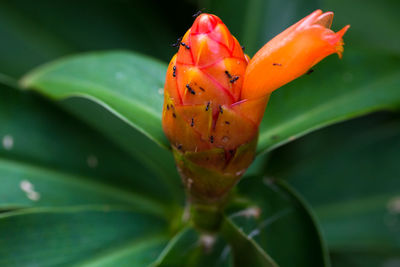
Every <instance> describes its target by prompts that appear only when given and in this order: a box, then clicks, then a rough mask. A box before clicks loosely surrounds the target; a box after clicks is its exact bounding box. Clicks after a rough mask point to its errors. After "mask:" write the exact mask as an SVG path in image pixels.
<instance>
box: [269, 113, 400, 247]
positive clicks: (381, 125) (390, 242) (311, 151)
mask: <svg viewBox="0 0 400 267" xmlns="http://www.w3.org/2000/svg"><path fill="white" fill-rule="evenodd" d="M399 119H400V117H399V115H398V114H396V115H394V114H391V115H389V114H379V115H375V116H368V117H365V118H362V119H358V120H355V121H352V122H347V123H344V124H340V125H337V126H334V127H330V128H328V129H325V130H323V131H320V132H317V133H314V134H312V135H310V136H308V137H306V138H304V139H302V140H299V141H297V142H294V143H293V144H292V145H289V146H286V147H283V148H282V149H280V150H277V151H276V153H274V154H272V155H271V161H270V162H269V164H270V165H269V166H270V171H269V173H270V175H273V176H275V177H280V178H285V179H287V180H288V181H289V182H290V183H291V184H292V185H293V186H294V187H295V188H296V189H298V190H299V191H300V192H301V193H302V194H303V195H305V196H306V197H307V199H308V200H309V202H310V203H311V205H312V206H313V207H314V209H315V211H316V214H317V216H318V218H319V220H320V221H321V225H322V229H323V232H324V235H325V236H326V239H327V242H328V245H329V247H330V249H331V250H332V251H333V252H334V253H349V252H351V251H355V252H360V253H372V252H380V251H395V252H396V253H399V252H400V235H399V234H398V231H399V226H400V224H399V222H400V212H399V211H400V209H399V203H400V180H399V179H398V176H399V173H400V166H399V164H398V159H399V158H400V124H399ZM279 162H280V163H279Z"/></svg>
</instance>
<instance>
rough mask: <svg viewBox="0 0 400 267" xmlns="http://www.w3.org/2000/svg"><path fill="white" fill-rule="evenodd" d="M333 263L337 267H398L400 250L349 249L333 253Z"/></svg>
mask: <svg viewBox="0 0 400 267" xmlns="http://www.w3.org/2000/svg"><path fill="white" fill-rule="evenodd" d="M332 265H333V266H337V267H377V266H382V267H398V266H400V257H399V253H398V252H392V251H381V252H376V251H369V252H361V253H360V252H357V251H353V252H352V251H348V252H342V253H333V254H332Z"/></svg>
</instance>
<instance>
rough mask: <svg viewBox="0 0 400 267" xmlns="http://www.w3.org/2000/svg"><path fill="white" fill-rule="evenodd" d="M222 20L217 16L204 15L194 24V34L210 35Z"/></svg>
mask: <svg viewBox="0 0 400 267" xmlns="http://www.w3.org/2000/svg"><path fill="white" fill-rule="evenodd" d="M219 23H222V21H221V19H220V18H218V17H217V16H215V15H212V14H207V13H203V14H201V15H199V16H198V17H197V18H196V20H195V21H194V23H193V26H192V34H201V33H209V32H211V31H212V30H214V28H215V27H216V26H217V25H218V24H219Z"/></svg>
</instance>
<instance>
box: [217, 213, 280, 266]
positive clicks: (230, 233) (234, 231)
mask: <svg viewBox="0 0 400 267" xmlns="http://www.w3.org/2000/svg"><path fill="white" fill-rule="evenodd" d="M221 233H222V235H223V236H224V238H225V239H226V240H227V241H228V242H229V244H230V248H231V250H232V254H233V263H234V266H254V267H256V266H260V267H261V266H262V267H278V265H277V264H276V263H275V261H274V260H273V259H272V258H271V257H270V256H269V255H268V254H267V253H266V252H265V251H264V250H263V249H262V248H261V247H260V246H259V245H258V244H257V243H256V242H255V241H254V240H253V239H252V238H251V237H250V236H247V235H246V234H245V233H244V232H243V231H242V230H241V229H239V228H238V227H237V226H236V225H235V224H234V223H233V222H232V221H231V220H230V219H228V218H225V220H224V222H223V226H222V230H221Z"/></svg>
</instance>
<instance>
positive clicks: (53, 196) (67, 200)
mask: <svg viewBox="0 0 400 267" xmlns="http://www.w3.org/2000/svg"><path fill="white" fill-rule="evenodd" d="M0 125H2V127H1V128H0V141H1V143H0V144H1V146H0V181H1V183H2V186H1V187H0V196H1V197H0V207H1V208H3V209H7V208H10V207H26V206H32V205H34V206H54V205H57V206H60V205H77V204H82V205H92V204H119V205H122V204H127V205H136V206H142V207H143V208H148V209H149V210H154V211H156V212H157V213H160V211H161V212H163V210H164V207H163V206H164V204H167V203H171V200H172V199H173V193H172V192H171V191H170V190H169V186H168V185H166V184H165V182H166V181H165V180H162V179H160V178H159V177H158V176H155V175H154V174H153V173H152V172H150V171H149V170H147V169H146V168H143V167H142V166H141V165H140V164H139V163H138V162H136V161H135V160H134V159H132V157H130V156H129V155H128V154H127V153H125V152H124V151H122V150H121V149H118V148H117V147H115V145H114V144H112V143H110V142H109V141H107V139H105V138H104V137H103V136H101V134H99V133H98V132H96V131H93V130H92V129H90V128H89V127H87V126H86V125H84V124H82V123H81V122H79V121H77V120H76V119H74V118H72V117H71V116H69V115H68V114H66V113H65V112H62V111H61V110H60V109H59V108H57V107H56V106H54V104H51V103H49V102H48V101H45V100H43V99H42V98H40V97H38V96H34V95H32V94H29V93H27V92H18V91H17V90H15V89H11V88H9V87H6V86H3V85H0ZM148 177H151V179H148ZM155 185H156V186H155ZM157 202H158V203H157ZM146 203H147V204H146ZM160 203H163V204H160ZM148 204H149V205H148Z"/></svg>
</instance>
